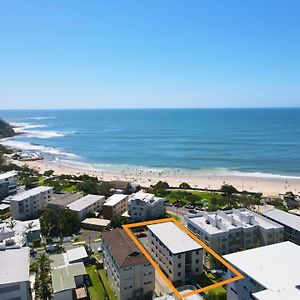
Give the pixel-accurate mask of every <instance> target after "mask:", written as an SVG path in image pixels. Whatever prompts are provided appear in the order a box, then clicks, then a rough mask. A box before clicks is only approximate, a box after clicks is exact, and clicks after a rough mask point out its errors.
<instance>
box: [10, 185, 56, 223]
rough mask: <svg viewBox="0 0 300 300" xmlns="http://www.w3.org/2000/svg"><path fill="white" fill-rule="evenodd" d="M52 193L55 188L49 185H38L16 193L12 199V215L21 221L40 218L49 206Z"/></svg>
mask: <svg viewBox="0 0 300 300" xmlns="http://www.w3.org/2000/svg"><path fill="white" fill-rule="evenodd" d="M52 195H53V188H52V187H49V186H38V187H36V188H33V189H31V190H28V191H25V192H22V193H19V194H17V195H14V196H13V197H12V198H11V199H10V209H11V212H12V217H13V218H14V219H15V220H21V221H25V220H29V219H35V218H38V217H39V214H40V213H41V212H42V211H43V210H44V209H45V208H46V207H47V204H48V202H49V201H50V200H51V198H52Z"/></svg>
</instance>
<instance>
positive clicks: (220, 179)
mask: <svg viewBox="0 0 300 300" xmlns="http://www.w3.org/2000/svg"><path fill="white" fill-rule="evenodd" d="M16 163H17V164H25V162H19V161H18V162H16ZM26 164H27V165H29V166H30V167H31V168H35V169H37V170H38V171H40V172H41V173H43V172H44V171H46V170H50V169H51V170H54V174H56V175H60V174H72V175H79V174H88V175H93V176H97V177H98V178H99V179H100V180H105V181H111V180H125V181H130V182H134V183H138V184H140V185H141V186H145V187H149V186H150V185H153V184H155V183H157V182H158V181H159V180H162V181H166V182H168V184H169V185H170V186H172V187H178V186H179V184H180V183H182V182H187V183H188V184H190V185H191V186H192V187H195V188H203V189H219V188H220V187H221V186H222V185H223V184H225V183H226V184H231V185H233V186H234V187H236V188H237V189H238V190H239V191H249V192H260V193H262V194H263V195H264V196H278V195H279V193H285V192H287V191H292V192H293V193H295V194H300V178H296V177H295V178H293V177H274V176H270V177H268V176H255V175H251V176H249V175H242V174H241V175H231V174H229V175H209V174H207V175H205V174H203V173H197V172H194V171H191V172H189V171H183V170H177V169H174V170H171V169H168V170H164V171H157V170H150V169H134V168H132V169H130V168H122V167H120V169H111V168H110V169H109V168H105V169H95V168H92V167H91V168H86V167H85V168H84V167H77V166H76V167H75V166H69V165H65V164H64V163H62V162H60V161H59V160H40V161H29V162H26Z"/></svg>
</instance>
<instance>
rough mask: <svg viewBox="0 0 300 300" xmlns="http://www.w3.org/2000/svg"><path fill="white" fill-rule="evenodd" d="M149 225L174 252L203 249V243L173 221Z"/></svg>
mask: <svg viewBox="0 0 300 300" xmlns="http://www.w3.org/2000/svg"><path fill="white" fill-rule="evenodd" d="M147 227H148V229H149V230H150V231H151V232H153V233H154V234H155V235H156V236H157V237H158V238H159V239H160V240H161V242H162V243H163V244H164V245H165V246H166V247H167V248H168V249H169V250H170V251H171V252H172V253H173V254H176V253H181V252H186V251H191V250H196V249H202V247H201V245H199V244H198V243H197V242H196V241H194V240H193V239H192V238H191V237H190V236H189V235H188V234H187V233H185V232H184V231H183V230H181V229H180V228H179V227H178V226H177V225H176V224H174V223H173V222H165V223H159V224H154V225H148V226H147Z"/></svg>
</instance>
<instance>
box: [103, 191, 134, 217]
mask: <svg viewBox="0 0 300 300" xmlns="http://www.w3.org/2000/svg"><path fill="white" fill-rule="evenodd" d="M127 204H128V195H124V194H114V195H112V196H111V197H109V198H108V199H107V200H106V201H105V203H104V204H103V217H104V219H108V220H111V219H113V218H114V217H116V216H121V215H122V214H123V213H124V212H126V211H127V207H128V206H127Z"/></svg>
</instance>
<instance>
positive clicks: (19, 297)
mask: <svg viewBox="0 0 300 300" xmlns="http://www.w3.org/2000/svg"><path fill="white" fill-rule="evenodd" d="M29 259H30V258H29V248H28V247H23V248H20V249H10V250H5V251H1V252H0V266H1V267H0V299H1V300H29V299H31V296H30V295H29V286H30V284H29Z"/></svg>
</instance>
